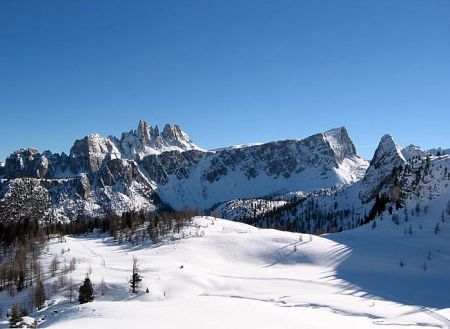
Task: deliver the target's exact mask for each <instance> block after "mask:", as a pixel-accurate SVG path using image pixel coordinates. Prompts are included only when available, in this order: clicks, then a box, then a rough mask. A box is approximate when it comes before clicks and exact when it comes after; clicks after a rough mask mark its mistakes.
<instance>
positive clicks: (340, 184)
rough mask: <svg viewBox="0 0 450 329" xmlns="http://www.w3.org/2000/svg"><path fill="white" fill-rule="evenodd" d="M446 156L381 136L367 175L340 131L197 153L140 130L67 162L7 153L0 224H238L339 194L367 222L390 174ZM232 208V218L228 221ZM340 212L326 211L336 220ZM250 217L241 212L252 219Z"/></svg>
mask: <svg viewBox="0 0 450 329" xmlns="http://www.w3.org/2000/svg"><path fill="white" fill-rule="evenodd" d="M447 151H448V150H442V149H436V150H430V151H422V150H421V149H420V148H418V147H416V146H412V145H411V146H408V147H406V148H404V149H402V148H400V147H399V146H398V145H396V144H395V142H394V141H393V139H392V137H391V136H389V135H386V136H384V137H383V138H382V139H381V142H380V144H379V146H378V148H377V150H376V152H375V154H374V157H373V159H372V161H371V163H370V165H369V162H368V161H367V160H365V159H363V158H362V157H360V156H358V155H357V154H356V149H355V146H354V144H353V142H352V141H351V139H350V137H349V135H348V133H347V130H346V129H345V128H336V129H332V130H329V131H327V132H324V133H319V134H315V135H313V136H310V137H307V138H304V139H298V140H285V141H275V142H269V143H264V144H252V145H242V146H234V147H228V148H221V149H217V150H211V151H206V150H203V149H202V148H200V147H198V146H197V145H195V144H194V143H193V142H192V140H191V139H190V138H189V136H188V135H187V134H186V133H185V132H184V131H183V130H182V129H181V127H180V126H178V125H166V126H165V127H164V129H163V130H162V132H160V131H159V128H158V127H157V126H156V127H152V126H150V125H149V124H148V123H146V122H145V121H140V122H139V124H138V127H137V129H136V130H131V131H129V132H126V133H123V134H122V135H121V137H120V138H116V137H112V136H110V137H107V138H104V137H101V136H99V135H97V134H92V135H89V136H86V137H84V138H82V139H80V140H77V141H75V142H74V145H73V146H72V148H71V149H70V153H69V155H67V154H65V153H61V154H57V153H52V152H50V151H45V152H43V153H40V152H39V151H38V150H35V149H31V148H29V149H20V150H18V151H16V152H14V153H12V154H11V155H10V156H9V157H8V158H7V159H6V161H5V163H4V164H3V165H2V166H0V178H1V183H0V184H1V185H0V217H1V218H7V219H20V218H23V216H26V215H25V214H24V212H23V211H21V209H26V208H30V207H28V206H29V205H30V204H37V203H38V204H39V207H36V206H35V207H34V208H38V209H39V211H36V212H35V213H34V214H33V215H35V216H40V217H41V218H42V219H43V220H46V221H54V220H71V219H74V218H77V217H80V216H81V217H82V216H104V215H106V214H108V213H115V214H121V213H123V212H125V211H138V210H145V211H152V210H157V209H162V208H172V209H182V208H195V209H199V210H204V211H214V210H216V211H221V212H222V213H223V214H227V213H228V214H230V213H234V214H236V215H235V216H234V219H241V220H242V219H243V218H239V216H241V215H242V214H246V215H245V216H244V215H242V216H243V217H245V218H248V216H249V211H248V209H247V208H248V204H246V202H242V201H239V202H238V201H237V200H249V202H254V200H260V201H259V202H260V205H262V204H263V203H265V202H268V200H272V201H273V200H274V199H277V198H278V199H279V200H282V201H283V202H281V203H278V205H279V206H280V205H283V206H284V207H288V206H289V205H290V207H291V209H293V207H294V204H292V202H296V204H297V205H298V202H299V199H309V200H310V199H311V198H312V197H314V198H316V200H317V197H318V196H319V195H320V197H321V198H323V197H324V196H323V195H324V194H327V195H331V196H332V198H334V199H336V196H337V195H339V193H343V192H342V191H346V192H345V193H346V194H347V201H345V202H342V204H343V203H345V204H348V207H350V206H353V208H355V205H357V206H358V207H360V208H361V210H360V213H359V217H362V214H361V211H363V208H364V211H365V212H366V214H365V215H366V216H367V213H368V212H369V211H370V210H371V209H372V207H373V204H374V203H375V202H376V199H377V198H378V197H379V195H380V193H382V194H383V193H384V194H385V193H388V194H389V193H391V192H389V191H387V190H389V188H388V187H389V186H390V184H392V179H393V175H394V171H395V170H397V169H398V168H402V167H404V166H405V164H406V163H408V161H410V162H411V161H416V160H417V158H424V159H425V158H426V157H427V155H429V154H431V155H432V158H433V159H434V158H436V155H437V154H439V155H442V154H447ZM448 153H450V152H448ZM386 189H387V190H386ZM349 193H350V194H351V196H350V195H349ZM299 195H302V197H301V198H299V197H295V196H299ZM390 197H392V195H391V196H390ZM234 200H236V201H234ZM251 200H253V201H251ZM392 200H393V199H392ZM237 204H240V206H239V207H241V208H242V209H241V211H234V212H233V211H232V212H230V207H235V206H237ZM27 205H28V206H27ZM341 206H342V205H337V206H336V205H335V204H334V203H333V207H334V208H336V209H334V210H336V211H337V210H340V209H341ZM253 207H254V208H256V206H253ZM348 207H347V206H346V207H345V209H347V208H348ZM31 208H32V207H31ZM273 208H276V207H269V208H264V209H266V210H267V211H268V210H271V211H273V210H274V209H273ZM256 213H257V211H256V209H253V210H252V211H250V214H252V215H253V216H254V217H255V215H256ZM259 213H261V211H260V210H258V214H259ZM263 213H264V212H263ZM296 213H302V211H300V210H296ZM239 214H240V215H239ZM28 215H30V214H28ZM266 215H267V216H268V214H266ZM242 216H241V217H242ZM267 216H266V218H265V219H264V220H265V221H264V220H262V219H261V218H262V217H261V218H259V220H262V221H261V222H260V225H263V226H264V225H266V226H271V225H269V224H268V223H269V222H268V221H267V220H268V217H267ZM263 217H264V216H263ZM286 218H288V217H286ZM289 218H290V217H289ZM286 220H287V221H295V219H292V218H290V219H289V220H288V219H286ZM358 220H360V219H358ZM354 221H356V219H354ZM263 223H265V224H263ZM284 224H286V223H284ZM296 225H298V224H296Z"/></svg>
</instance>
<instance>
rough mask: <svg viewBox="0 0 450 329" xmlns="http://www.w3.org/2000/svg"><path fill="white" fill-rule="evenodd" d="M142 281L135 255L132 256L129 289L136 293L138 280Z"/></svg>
mask: <svg viewBox="0 0 450 329" xmlns="http://www.w3.org/2000/svg"><path fill="white" fill-rule="evenodd" d="M141 281H142V277H141V275H140V274H139V268H138V261H137V258H136V257H135V256H133V274H132V275H131V279H130V281H129V282H130V287H131V291H132V292H133V293H134V294H136V293H137V288H138V287H139V284H140V282H141Z"/></svg>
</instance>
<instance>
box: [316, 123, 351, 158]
mask: <svg viewBox="0 0 450 329" xmlns="http://www.w3.org/2000/svg"><path fill="white" fill-rule="evenodd" d="M323 136H324V138H325V140H326V141H327V142H328V143H329V145H330V147H331V148H332V149H333V151H334V154H335V156H336V159H337V160H338V162H342V161H343V160H344V159H345V158H350V157H353V156H356V148H355V145H354V144H353V142H352V140H351V139H350V136H349V135H348V132H347V129H345V127H340V128H335V129H331V130H328V131H326V132H325V133H323Z"/></svg>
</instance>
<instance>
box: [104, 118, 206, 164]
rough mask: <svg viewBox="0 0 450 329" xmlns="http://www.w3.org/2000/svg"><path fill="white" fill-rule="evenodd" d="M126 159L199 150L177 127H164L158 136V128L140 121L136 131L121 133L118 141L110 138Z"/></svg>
mask: <svg viewBox="0 0 450 329" xmlns="http://www.w3.org/2000/svg"><path fill="white" fill-rule="evenodd" d="M110 140H111V141H113V142H114V143H115V145H116V146H117V148H118V149H119V150H120V152H121V154H122V158H126V159H142V158H143V157H145V156H147V155H151V154H160V153H162V152H167V151H179V152H183V151H188V150H201V149H200V148H199V147H198V146H197V145H195V144H194V143H193V142H192V140H191V139H190V138H189V136H188V135H187V134H186V133H185V132H184V131H183V130H182V129H181V127H180V126H178V125H169V124H167V125H165V126H164V129H163V131H162V133H161V134H160V132H159V128H158V126H155V127H154V128H153V127H151V126H150V125H149V124H148V123H147V122H145V121H142V120H141V121H140V122H139V124H138V127H137V129H136V130H131V131H130V132H127V133H123V134H122V136H121V138H120V139H117V138H115V137H110Z"/></svg>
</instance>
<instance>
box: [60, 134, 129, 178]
mask: <svg viewBox="0 0 450 329" xmlns="http://www.w3.org/2000/svg"><path fill="white" fill-rule="evenodd" d="M69 158H70V160H69V161H70V169H71V171H72V172H73V173H81V172H95V171H97V170H99V169H100V168H101V166H102V164H103V162H104V161H108V160H113V159H120V158H121V153H120V152H119V150H118V149H117V147H116V146H115V144H114V143H113V142H112V141H110V140H109V139H107V138H103V137H101V136H100V135H98V134H91V135H88V136H86V137H84V138H82V139H79V140H76V141H75V143H74V144H73V146H72V148H71V149H70V156H69Z"/></svg>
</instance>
